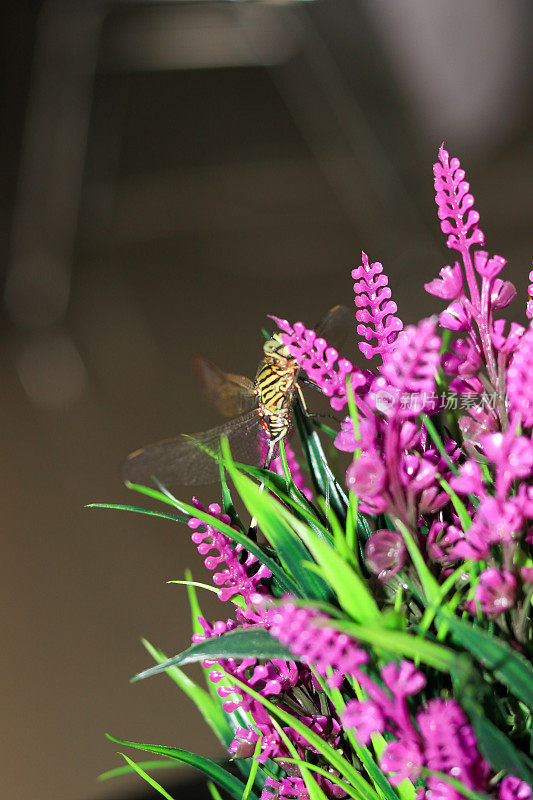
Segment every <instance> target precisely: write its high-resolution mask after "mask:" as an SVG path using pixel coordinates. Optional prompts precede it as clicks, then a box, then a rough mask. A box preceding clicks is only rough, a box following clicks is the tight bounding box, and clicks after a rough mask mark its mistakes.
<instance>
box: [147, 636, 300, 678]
mask: <svg viewBox="0 0 533 800" xmlns="http://www.w3.org/2000/svg"><path fill="white" fill-rule="evenodd" d="M207 658H208V659H213V660H215V661H218V660H220V659H224V658H258V659H260V660H261V661H269V660H271V659H272V658H279V659H281V660H282V661H290V660H294V656H293V655H292V654H291V651H290V650H288V649H287V648H286V647H283V645H282V644H280V643H279V642H278V640H277V639H274V637H273V636H271V635H270V634H269V633H268V631H266V630H265V629H264V628H261V627H259V626H257V627H255V626H254V627H253V628H236V629H235V630H234V631H228V632H227V633H224V634H222V636H213V637H212V638H211V639H205V640H204V641H203V642H197V643H196V644H193V645H191V647H189V648H188V650H185V651H184V652H183V653H179V654H178V655H176V656H174V657H173V658H169V659H168V660H167V661H165V662H164V663H162V664H159V665H158V666H156V667H150V668H149V669H146V670H143V672H139V674H138V675H136V676H135V677H134V678H133V680H134V681H136V680H142V679H143V678H149V677H150V676H152V675H158V674H159V673H160V672H165V670H167V669H168V668H169V667H174V666H178V665H180V666H182V665H184V664H193V663H194V662H195V661H202V660H204V659H207Z"/></svg>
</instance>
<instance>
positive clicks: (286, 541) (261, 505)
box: [222, 440, 331, 600]
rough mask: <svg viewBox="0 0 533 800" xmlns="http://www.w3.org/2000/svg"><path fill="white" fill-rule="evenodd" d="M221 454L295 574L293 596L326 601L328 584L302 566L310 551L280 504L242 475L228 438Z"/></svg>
mask: <svg viewBox="0 0 533 800" xmlns="http://www.w3.org/2000/svg"><path fill="white" fill-rule="evenodd" d="M222 453H223V454H224V457H225V464H226V469H227V470H228V473H229V475H230V477H231V479H232V481H233V483H234V485H235V488H236V489H237V491H238V492H239V494H240V496H241V498H242V500H243V502H244V504H245V505H246V507H247V509H248V510H249V512H250V513H251V514H252V516H253V517H255V518H256V519H258V520H259V524H260V527H261V530H262V531H263V533H264V535H265V536H266V538H267V539H268V541H269V542H270V544H271V545H272V546H273V547H274V549H275V550H276V553H277V555H278V557H279V560H280V561H281V563H282V564H283V566H284V567H285V570H286V571H287V572H288V573H289V574H292V576H293V577H294V579H295V581H296V583H297V585H298V590H297V592H295V594H296V597H311V598H316V599H318V600H328V599H329V598H330V596H331V593H330V591H329V588H328V586H327V584H326V583H325V582H324V581H323V580H322V578H320V577H319V576H318V575H316V574H313V573H311V572H309V570H308V569H307V568H306V567H305V562H307V561H309V560H310V554H309V551H308V550H307V548H306V547H305V546H304V545H303V544H302V542H301V540H300V539H299V538H298V536H297V535H296V534H295V533H294V531H293V530H292V528H291V526H290V525H287V524H286V522H285V520H284V517H283V514H282V511H283V510H284V509H283V507H282V506H281V505H280V503H279V502H277V501H276V500H274V499H273V498H272V497H271V496H270V495H269V494H267V493H266V492H262V491H260V487H258V486H257V484H255V483H254V482H253V481H252V480H251V479H250V478H247V477H246V476H245V475H241V473H240V472H239V471H238V470H237V469H236V467H235V465H234V464H233V463H232V461H231V460H230V455H229V451H228V447H227V441H224V440H223V441H222ZM302 524H303V523H302Z"/></svg>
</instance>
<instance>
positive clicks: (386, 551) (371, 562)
mask: <svg viewBox="0 0 533 800" xmlns="http://www.w3.org/2000/svg"><path fill="white" fill-rule="evenodd" d="M406 557H407V552H406V549H405V543H404V541H403V537H402V536H401V535H400V534H399V533H398V531H389V530H387V529H383V530H379V531H375V532H374V533H373V534H372V535H371V536H370V538H369V539H368V541H367V543H366V545H365V561H366V565H367V567H368V568H369V570H370V571H371V572H372V573H373V574H374V575H377V577H378V578H379V580H380V581H386V580H387V579H388V578H390V577H392V576H393V575H396V573H397V572H399V571H400V570H401V568H402V567H403V565H404V564H405V560H406Z"/></svg>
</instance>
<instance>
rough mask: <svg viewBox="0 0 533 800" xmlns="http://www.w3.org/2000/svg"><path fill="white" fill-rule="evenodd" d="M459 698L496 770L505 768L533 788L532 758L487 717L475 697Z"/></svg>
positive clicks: (483, 751) (488, 758)
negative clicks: (515, 745) (518, 748)
mask: <svg viewBox="0 0 533 800" xmlns="http://www.w3.org/2000/svg"><path fill="white" fill-rule="evenodd" d="M458 700H459V702H460V703H461V706H462V707H463V708H464V710H465V711H466V713H467V714H468V716H469V718H470V721H471V723H472V727H473V729H474V733H475V735H476V738H477V742H478V745H479V749H480V751H481V753H482V755H484V756H485V758H486V759H487V761H488V762H489V763H490V765H491V766H492V768H493V770H494V772H499V771H500V770H504V771H505V772H506V773H507V774H509V775H516V777H517V778H521V780H523V781H526V783H528V784H529V785H530V786H531V787H532V788H533V763H532V762H531V761H530V759H529V758H528V757H527V756H526V755H524V754H523V753H520V752H519V751H518V750H517V749H516V748H515V747H514V745H513V743H512V742H511V740H510V739H509V738H508V737H507V736H506V735H505V734H504V733H503V731H501V730H500V729H499V728H497V727H496V725H494V723H493V722H491V721H490V720H489V719H487V717H486V716H485V714H484V713H483V709H482V708H481V707H480V706H479V704H478V703H477V701H476V700H475V698H472V697H468V696H460V697H458Z"/></svg>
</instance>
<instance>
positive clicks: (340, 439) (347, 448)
mask: <svg viewBox="0 0 533 800" xmlns="http://www.w3.org/2000/svg"><path fill="white" fill-rule="evenodd" d="M333 444H334V445H335V447H336V448H337V450H342V451H343V452H344V453H355V451H356V450H357V447H358V442H357V439H356V438H355V431H354V428H353V420H352V418H351V417H345V418H344V419H343V421H342V422H341V429H340V431H339V432H338V434H337V435H336V437H335V441H334V442H333Z"/></svg>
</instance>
